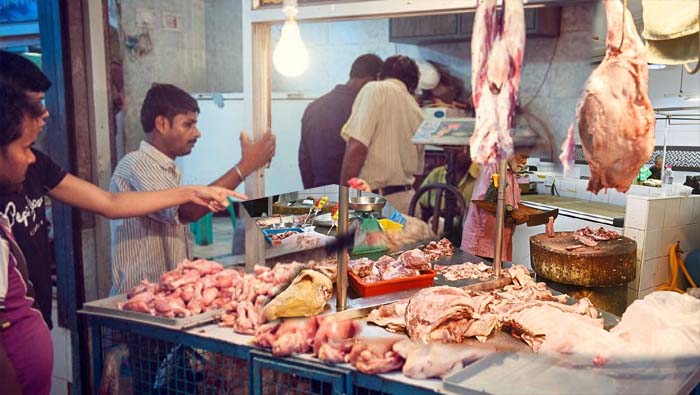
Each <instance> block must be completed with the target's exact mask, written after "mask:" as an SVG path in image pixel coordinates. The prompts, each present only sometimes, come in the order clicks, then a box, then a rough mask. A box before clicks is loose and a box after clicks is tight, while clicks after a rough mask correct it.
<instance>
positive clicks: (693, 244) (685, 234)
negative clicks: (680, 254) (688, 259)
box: [678, 224, 700, 251]
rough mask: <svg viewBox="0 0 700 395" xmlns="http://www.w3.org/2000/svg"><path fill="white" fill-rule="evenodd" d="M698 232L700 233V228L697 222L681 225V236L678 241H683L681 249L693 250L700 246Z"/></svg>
mask: <svg viewBox="0 0 700 395" xmlns="http://www.w3.org/2000/svg"><path fill="white" fill-rule="evenodd" d="M698 233H700V229H698V226H697V225H695V224H692V225H684V226H681V227H680V236H679V237H678V239H679V240H678V241H680V242H681V249H683V250H684V251H691V250H694V249H696V248H700V243H698Z"/></svg>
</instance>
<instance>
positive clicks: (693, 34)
mask: <svg viewBox="0 0 700 395" xmlns="http://www.w3.org/2000/svg"><path fill="white" fill-rule="evenodd" d="M642 8H643V18H644V32H643V33H642V36H643V37H644V40H645V41H646V48H647V61H648V62H649V63H657V64H669V65H671V64H685V63H695V62H697V61H698V56H700V54H699V53H698V52H700V46H699V45H700V42H699V37H700V34H699V32H700V7H698V0H642Z"/></svg>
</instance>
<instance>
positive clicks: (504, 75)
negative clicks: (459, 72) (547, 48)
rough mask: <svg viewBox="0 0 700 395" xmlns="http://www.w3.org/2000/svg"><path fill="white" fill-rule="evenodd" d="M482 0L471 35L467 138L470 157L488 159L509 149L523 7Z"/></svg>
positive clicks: (509, 0)
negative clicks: (471, 112)
mask: <svg viewBox="0 0 700 395" xmlns="http://www.w3.org/2000/svg"><path fill="white" fill-rule="evenodd" d="M503 3H504V5H503V7H504V11H503V13H502V15H498V13H497V9H496V6H497V0H481V1H480V2H479V3H478V6H477V8H476V15H475V16H474V30H473V33H472V39H471V43H472V44H471V53H472V92H473V101H474V108H475V109H476V124H475V125H474V133H473V134H472V137H471V140H470V146H471V157H472V160H474V161H475V162H477V163H482V164H483V163H492V162H494V161H495V160H496V159H500V158H507V157H509V156H510V155H511V154H512V153H513V140H512V139H511V136H510V129H511V127H512V126H513V117H514V115H515V108H516V104H517V99H518V86H519V85H520V73H521V67H522V63H523V54H524V52H525V14H524V13H525V11H524V8H523V1H522V0H504V2H503Z"/></svg>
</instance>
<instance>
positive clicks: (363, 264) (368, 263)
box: [348, 258, 374, 278]
mask: <svg viewBox="0 0 700 395" xmlns="http://www.w3.org/2000/svg"><path fill="white" fill-rule="evenodd" d="M373 267H374V261H373V260H371V259H369V258H359V259H353V260H350V261H349V262H348V269H350V271H351V272H353V273H355V275H357V276H358V277H361V278H363V277H367V276H369V275H370V274H372V268H373Z"/></svg>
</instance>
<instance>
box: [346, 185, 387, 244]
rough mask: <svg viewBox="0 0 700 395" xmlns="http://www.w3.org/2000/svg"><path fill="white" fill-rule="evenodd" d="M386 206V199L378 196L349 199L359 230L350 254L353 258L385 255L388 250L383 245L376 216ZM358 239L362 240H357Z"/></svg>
mask: <svg viewBox="0 0 700 395" xmlns="http://www.w3.org/2000/svg"><path fill="white" fill-rule="evenodd" d="M385 205H386V199H384V198H383V197H378V196H360V197H354V198H351V199H350V205H349V206H350V208H351V209H353V210H355V212H356V213H357V214H358V215H359V218H358V219H357V221H359V229H357V231H356V233H355V247H354V248H353V249H352V252H351V253H350V254H351V255H352V256H353V257H361V256H363V257H368V258H375V257H379V256H382V255H385V254H386V253H387V252H388V251H389V249H388V248H387V246H386V244H385V243H384V237H383V236H384V231H382V227H381V226H380V225H379V221H378V220H377V217H376V214H378V213H380V212H381V210H382V209H383V208H384V206H385ZM358 237H361V238H363V239H361V240H358Z"/></svg>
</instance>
